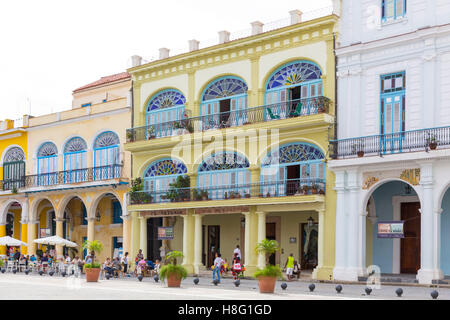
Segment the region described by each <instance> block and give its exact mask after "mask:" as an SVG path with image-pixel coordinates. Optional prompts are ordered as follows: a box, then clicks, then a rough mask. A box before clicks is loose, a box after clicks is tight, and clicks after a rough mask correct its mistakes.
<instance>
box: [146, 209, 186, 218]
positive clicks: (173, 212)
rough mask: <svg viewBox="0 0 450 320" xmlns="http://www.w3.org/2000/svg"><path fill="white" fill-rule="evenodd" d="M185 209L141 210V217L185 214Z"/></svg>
mask: <svg viewBox="0 0 450 320" xmlns="http://www.w3.org/2000/svg"><path fill="white" fill-rule="evenodd" d="M186 214H187V210H186V209H171V210H155V211H145V212H141V213H140V215H141V217H150V218H164V217H174V216H182V215H186Z"/></svg>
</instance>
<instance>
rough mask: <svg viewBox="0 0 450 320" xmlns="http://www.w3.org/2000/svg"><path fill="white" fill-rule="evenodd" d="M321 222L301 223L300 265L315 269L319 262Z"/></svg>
mask: <svg viewBox="0 0 450 320" xmlns="http://www.w3.org/2000/svg"><path fill="white" fill-rule="evenodd" d="M318 231H319V224H317V223H313V224H312V225H309V224H308V223H301V224H300V239H301V241H300V266H301V268H302V269H303V270H313V269H314V268H315V267H317V264H318V241H319V232H318Z"/></svg>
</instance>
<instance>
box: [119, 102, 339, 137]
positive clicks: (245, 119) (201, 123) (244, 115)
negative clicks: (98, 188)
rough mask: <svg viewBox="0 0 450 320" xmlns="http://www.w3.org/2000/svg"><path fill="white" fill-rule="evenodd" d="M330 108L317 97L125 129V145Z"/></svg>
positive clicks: (326, 111)
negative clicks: (126, 143)
mask: <svg viewBox="0 0 450 320" xmlns="http://www.w3.org/2000/svg"><path fill="white" fill-rule="evenodd" d="M330 104H331V100H330V99H328V98H327V97H323V96H320V97H315V98H308V99H299V100H291V101H286V102H280V103H275V104H270V105H265V106H260V107H255V108H247V109H244V110H234V111H229V112H222V113H216V114H210V115H204V116H200V117H186V118H185V119H182V120H177V121H169V122H162V123H158V124H153V125H148V126H144V127H139V128H132V129H128V130H127V142H136V141H144V140H150V139H154V138H164V137H170V136H179V135H183V134H186V133H193V132H204V131H208V130H214V129H224V128H231V127H238V126H243V125H247V124H254V123H261V122H268V121H275V120H282V119H289V118H296V117H302V116H308V115H314V114H319V113H328V112H329V106H330Z"/></svg>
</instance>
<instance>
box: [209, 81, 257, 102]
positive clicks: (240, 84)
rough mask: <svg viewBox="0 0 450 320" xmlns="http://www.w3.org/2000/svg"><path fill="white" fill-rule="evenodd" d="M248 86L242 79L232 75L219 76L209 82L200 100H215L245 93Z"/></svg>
mask: <svg viewBox="0 0 450 320" xmlns="http://www.w3.org/2000/svg"><path fill="white" fill-rule="evenodd" d="M247 91H248V86H247V85H246V84H245V82H244V81H242V80H241V79H238V78H234V77H226V78H221V79H218V80H216V81H214V82H213V83H211V84H210V85H209V86H208V88H206V90H205V92H204V93H203V96H202V101H209V100H215V99H220V98H225V97H232V96H237V95H242V94H246V93H247Z"/></svg>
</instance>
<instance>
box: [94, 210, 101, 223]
mask: <svg viewBox="0 0 450 320" xmlns="http://www.w3.org/2000/svg"><path fill="white" fill-rule="evenodd" d="M95 220H97V222H99V221H100V211H99V210H97V212H96V213H95Z"/></svg>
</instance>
